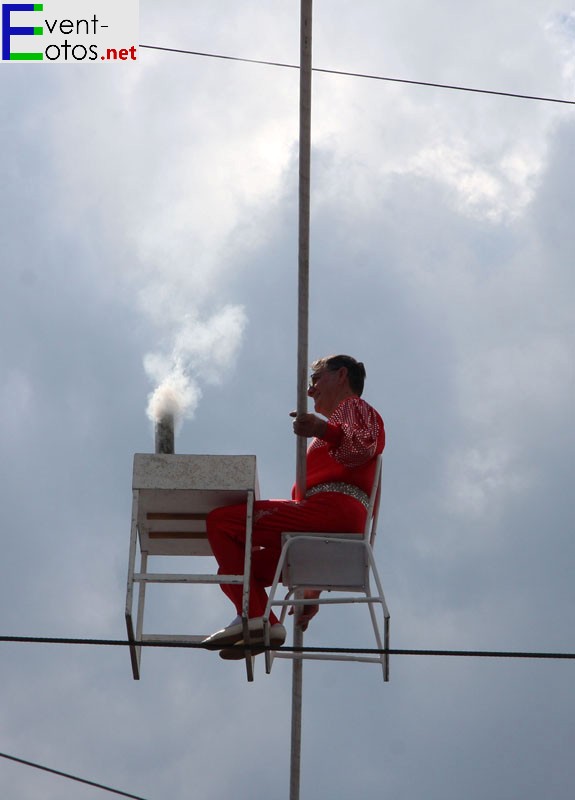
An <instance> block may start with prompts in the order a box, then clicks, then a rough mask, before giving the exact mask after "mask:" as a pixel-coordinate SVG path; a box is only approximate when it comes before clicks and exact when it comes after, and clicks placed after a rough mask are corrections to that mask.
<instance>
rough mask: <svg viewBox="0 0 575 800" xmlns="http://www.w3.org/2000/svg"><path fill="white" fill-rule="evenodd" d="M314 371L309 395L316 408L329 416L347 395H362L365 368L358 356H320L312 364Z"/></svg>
mask: <svg viewBox="0 0 575 800" xmlns="http://www.w3.org/2000/svg"><path fill="white" fill-rule="evenodd" d="M311 369H312V374H311V378H310V383H309V387H308V395H309V396H310V397H311V398H312V399H313V401H314V406H315V410H316V411H317V412H318V413H320V414H323V415H324V416H326V417H329V416H330V415H331V414H332V413H333V412H334V411H335V409H336V408H337V406H338V405H339V404H340V403H341V401H342V400H345V399H346V398H347V397H352V396H354V395H355V396H356V397H361V394H362V392H363V383H364V380H365V367H364V366H363V364H362V363H361V362H359V361H356V360H355V358H352V357H351V356H345V355H337V356H326V357H325V358H318V359H317V361H314V362H313V364H312V365H311Z"/></svg>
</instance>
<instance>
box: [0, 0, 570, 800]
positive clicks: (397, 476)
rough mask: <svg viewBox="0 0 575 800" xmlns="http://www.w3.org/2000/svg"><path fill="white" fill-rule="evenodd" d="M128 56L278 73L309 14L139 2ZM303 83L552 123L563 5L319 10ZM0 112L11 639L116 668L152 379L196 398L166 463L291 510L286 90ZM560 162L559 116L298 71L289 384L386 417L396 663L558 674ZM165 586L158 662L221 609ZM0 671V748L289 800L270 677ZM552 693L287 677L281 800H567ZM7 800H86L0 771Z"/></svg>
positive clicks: (216, 81)
mask: <svg viewBox="0 0 575 800" xmlns="http://www.w3.org/2000/svg"><path fill="white" fill-rule="evenodd" d="M140 43H141V44H146V45H153V46H159V47H172V48H179V49H187V50H193V51H199V52H205V53H218V54H223V55H231V56H240V57H245V58H251V59H263V60H269V61H277V62H282V63H289V64H297V62H298V58H299V3H296V2H294V1H293V0H283V2H279V0H267V2H266V3H260V2H255V1H254V0H242V1H241V2H238V1H237V0H210V2H209V3H206V2H196V0H186V2H183V1H181V2H179V1H178V0H164V1H163V2H162V3H161V4H159V3H152V2H150V0H141V2H140ZM313 63H314V65H315V66H316V67H321V68H325V69H333V70H342V71H348V72H357V73H364V74H370V75H380V76H386V77H394V78H404V79H408V80H414V81H425V82H432V83H443V84H450V85H459V86H470V87H475V88H484V89H493V90H497V91H504V92H511V93H520V94H527V95H537V96H546V97H554V98H563V99H569V100H572V99H575V11H574V10H573V8H572V7H570V6H569V4H565V3H562V2H561V0H551V2H550V1H549V0H545V2H543V1H542V0H522V2H518V1H517V0H508V2H506V3H504V4H502V3H500V2H493V1H492V0H486V1H485V2H483V3H480V4H476V5H475V6H469V5H465V6H463V5H462V4H461V3H456V2H454V0H442V2H440V3H433V4H430V3H426V2H422V1H421V0H419V1H418V0H402V2H398V1H397V0H390V2H388V3H386V4H382V3H379V2H376V1H375V0H353V2H351V0H329V2H328V0H316V3H315V4H314V27H313ZM0 82H1V92H2V105H3V109H4V113H3V115H2V122H1V124H0V144H1V149H0V152H1V156H0V176H1V180H2V186H3V190H4V191H3V192H2V201H1V208H2V213H1V215H0V235H1V241H2V243H3V247H2V251H3V258H2V262H3V263H2V269H1V270H0V369H1V374H2V379H1V381H0V437H1V441H2V451H3V454H4V461H5V466H4V469H3V470H2V482H1V489H0V499H1V504H2V511H3V519H4V524H3V531H4V533H3V553H2V559H1V561H0V605H1V609H2V611H1V625H0V634H2V635H5V636H30V637H38V636H49V637H77V638H93V639H97V638H105V639H124V638H125V635H126V634H125V627H124V604H125V585H126V573H127V565H128V545H129V530H130V511H131V479H132V460H133V455H134V453H136V452H152V451H153V447H154V443H153V429H152V423H151V421H150V418H149V410H150V402H151V398H152V396H153V393H154V390H155V389H156V388H157V387H158V384H161V383H162V381H164V380H165V379H168V380H171V381H172V385H176V386H177V387H178V388H180V389H182V388H183V389H184V391H185V394H186V399H187V407H186V409H187V410H185V412H184V414H183V418H182V420H181V424H180V426H179V428H178V432H177V435H176V451H177V452H179V453H200V454H241V453H246V454H255V455H256V456H257V464H258V474H259V481H260V486H261V494H262V497H286V496H288V494H289V492H290V490H291V485H292V483H293V480H294V476H295V440H294V436H293V433H292V430H291V422H290V418H289V412H290V411H291V410H292V409H293V408H294V407H295V403H296V385H295V383H296V378H295V375H296V357H297V341H296V336H297V332H296V327H297V319H296V317H297V189H298V142H297V139H298V73H297V70H295V69H287V68H280V67H271V66H263V65H258V64H247V63H237V62H232V61H224V60H220V59H214V58H206V57H200V56H192V55H184V54H177V53H169V52H160V51H156V50H150V49H140V50H139V52H138V59H137V63H116V64H106V65H101V64H98V65H92V64H78V65H57V66H56V65H55V66H51V67H48V66H46V65H41V64H26V65H24V64H17V65H11V66H9V67H8V66H6V65H5V67H4V69H3V70H2V73H1V75H0ZM574 135H575V108H574V107H573V106H572V105H561V104H556V103H547V102H537V101H533V100H521V99H517V98H511V97H501V96H492V95H484V94H472V93H464V92H458V91H448V90H445V89H438V88H431V87H423V86H414V85H406V84H402V83H392V82H382V81H375V80H367V79H361V78H354V77H349V76H338V75H331V74H323V73H315V74H314V77H313V100H312V180H311V258H310V283H311V288H310V329H309V338H310V360H312V359H313V358H315V357H317V356H322V355H326V354H329V353H339V352H344V353H350V354H352V355H354V356H356V357H357V358H358V359H360V360H362V361H364V363H365V365H366V368H367V382H366V391H365V395H364V396H365V399H366V400H367V401H368V402H370V403H372V404H373V405H374V406H375V407H376V408H377V409H378V410H379V411H380V413H381V414H382V416H383V418H384V420H385V425H386V431H387V446H386V450H385V454H384V482H383V500H382V514H381V525H380V533H379V538H378V543H377V548H376V555H377V561H378V565H379V571H380V574H381V576H382V578H383V582H384V588H385V592H386V597H387V600H388V604H389V606H390V610H391V618H392V619H391V625H392V627H391V646H392V647H394V648H409V649H447V650H454V649H455V650H465V649H469V650H495V651H523V652H533V651H537V652H568V653H572V652H574V649H575V648H574V645H573V630H574V627H575V590H574V584H573V563H574V562H575V543H574V538H573V532H574V529H575V507H574V502H573V478H574V472H575V463H574V445H575V441H574V434H573V431H574V430H575V424H574V423H575V413H574V403H573V397H574V390H575V374H574V360H573V353H574V344H575V342H574V338H575V335H574V332H575V324H574V313H573V308H574V296H575V273H574V270H573V253H574V251H575V229H574V226H573V222H572V207H573V192H574V189H573V187H574V186H575V148H574V147H573V138H574ZM174 382H175V383H174ZM175 570H176V571H178V567H177V566H176V567H175ZM153 588H156V589H157V591H156V592H150V596H149V605H148V612H149V615H150V616H149V620H150V624H156V625H157V626H158V627H159V628H160V629H162V630H164V631H166V632H169V633H206V634H207V633H209V632H211V631H213V630H216V629H218V628H219V627H221V625H223V624H225V623H227V622H228V621H229V618H230V617H231V616H232V615H233V614H231V613H230V611H231V609H230V607H228V603H227V601H226V600H225V598H224V597H223V596H221V595H220V592H219V591H218V590H217V588H216V587H207V588H203V589H193V588H191V587H175V588H174V589H173V590H169V589H168V588H167V587H153ZM352 611H353V613H352ZM362 612H363V613H362ZM290 635H291V634H290ZM306 643H307V644H309V645H317V646H342V647H346V646H358V647H361V646H364V647H371V646H373V640H372V637H371V633H370V628H369V617H368V615H367V613H366V612H365V610H364V609H362V608H358V609H353V610H350V611H349V612H346V613H345V614H344V613H343V612H338V611H336V610H334V609H331V608H329V609H323V610H322V612H321V613H320V615H319V616H318V617H316V619H315V620H314V621H313V624H312V625H311V626H310V629H309V632H308V633H307V634H306ZM0 646H1V654H2V657H1V659H0V686H1V687H2V688H1V690H0V693H1V697H2V702H1V703H0V709H1V710H0V752H2V753H5V754H9V755H13V756H16V757H19V758H23V759H27V760H30V761H34V762H36V763H40V764H43V765H45V766H48V767H51V768H53V769H57V770H62V771H64V772H68V773H72V774H75V775H78V776H80V777H83V778H85V779H88V780H92V781H96V782H99V783H102V784H105V785H107V786H110V787H113V788H116V789H118V790H122V791H124V792H129V793H133V794H136V795H139V796H142V797H145V798H146V800H159V799H160V798H162V800H165V799H167V798H169V800H184V798H189V797H190V796H192V797H196V796H197V797H202V798H205V800H220V798H224V797H228V796H230V795H231V794H232V793H233V795H234V797H235V798H237V799H238V800H252V799H253V798H254V797H256V798H257V797H266V798H270V799H271V800H275V798H278V800H280V799H281V798H285V797H287V796H288V782H289V769H290V764H289V756H290V749H289V748H290V704H291V669H290V666H291V665H290V664H289V662H284V661H281V662H276V664H275V665H274V668H273V671H272V673H271V675H269V676H268V675H265V672H264V668H263V663H260V661H259V659H258V661H257V663H256V675H255V680H254V682H253V683H248V682H247V681H246V675H245V668H244V666H243V665H242V664H241V663H230V662H223V661H221V660H220V659H219V658H218V657H217V655H216V654H214V653H208V652H203V651H179V650H178V651H172V650H162V649H157V650H156V649H154V650H147V651H145V652H144V655H143V661H142V677H141V680H140V681H134V680H133V679H132V673H131V668H130V661H129V656H128V652H127V650H126V648H123V647H94V646H64V645H45V644H43V645H40V644H6V643H3V644H1V645H0ZM260 658H261V657H260ZM573 669H574V667H573V662H572V661H559V660H554V661H550V660H545V661H544V660H534V659H524V660H519V659H503V658H498V659H478V658H476V659H472V658H465V659H463V658H459V659H456V658H447V657H423V656H394V657H392V659H391V680H390V682H389V683H387V684H384V683H383V682H382V679H381V671H380V670H379V669H378V668H377V667H375V666H372V665H361V664H347V663H330V662H320V663H310V662H308V663H306V664H305V666H304V686H303V692H304V694H303V696H304V701H303V703H304V704H303V729H302V771H301V797H302V798H307V797H314V798H342V800H345V799H346V798H348V797H357V798H366V799H367V798H373V797H377V798H382V799H383V800H387V798H393V800H420V798H430V799H431V800H461V798H462V797H465V798H466V800H484V798H486V797H493V798H497V800H519V798H521V800H535V799H536V798H537V800H538V799H539V798H540V797H543V796H545V797H550V798H553V800H571V798H572V797H573V792H574V790H575V766H574V762H573V755H572V750H573V747H572V742H573V740H574V736H575V731H574V725H573V719H574V712H575V700H574V696H573V691H572V686H573ZM0 786H2V795H3V796H4V797H7V798H8V797H9V798H11V800H12V799H13V800H28V799H29V798H36V797H42V798H43V800H52V799H53V798H54V799H55V798H57V799H58V800H68V798H70V799H71V798H74V800H96V798H100V797H105V796H107V794H106V793H104V792H102V791H101V790H98V789H96V788H94V787H92V788H90V787H87V786H80V785H79V784H77V783H73V782H70V781H67V780H65V779H63V778H59V777H56V776H53V775H49V774H47V773H44V772H39V771H37V770H33V769H31V768H27V767H24V766H22V765H19V764H16V763H12V762H9V761H7V760H5V759H0ZM108 796H109V795H108Z"/></svg>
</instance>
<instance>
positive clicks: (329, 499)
mask: <svg viewBox="0 0 575 800" xmlns="http://www.w3.org/2000/svg"><path fill="white" fill-rule="evenodd" d="M384 446H385V430H384V426H383V420H382V419H381V417H380V415H379V414H378V413H377V411H376V410H375V409H374V408H372V407H371V406H370V405H368V404H367V403H366V402H365V401H364V400H361V399H360V398H359V397H350V398H347V399H346V400H343V401H342V402H341V403H340V404H339V405H338V407H337V408H336V409H335V411H334V412H333V414H332V415H331V416H330V417H329V419H328V421H327V429H326V432H325V434H324V438H322V439H313V440H312V442H311V444H310V446H309V448H308V451H307V458H306V490H307V491H309V490H310V489H313V487H314V486H315V487H317V486H318V485H320V484H324V483H331V482H338V483H346V484H350V485H351V486H355V487H357V488H359V489H361V490H362V491H363V492H365V494H367V495H369V493H370V492H371V488H372V485H373V478H374V474H375V461H376V457H377V456H378V455H379V454H380V453H381V452H382V451H383V448H384ZM293 496H294V491H293V490H292V497H293ZM365 517H366V508H365V506H364V505H363V504H362V502H361V501H360V500H358V499H356V498H355V497H352V496H349V495H346V494H342V493H340V492H337V491H335V492H334V491H319V492H318V493H317V494H313V495H311V496H309V497H305V498H304V499H303V500H301V501H299V502H296V501H295V500H257V501H256V502H255V503H254V515H253V528H252V574H251V579H250V606H249V616H250V618H251V617H261V616H263V614H264V611H265V608H266V604H267V600H268V596H267V593H266V590H265V587H266V586H269V585H270V584H271V583H272V581H273V577H274V574H275V570H276V566H277V563H278V560H279V556H280V552H281V534H282V533H283V532H284V531H324V532H332V533H356V532H357V533H362V532H363V530H364V527H365ZM207 532H208V539H209V541H210V545H211V547H212V550H213V553H214V555H215V557H216V560H217V562H218V565H219V569H218V574H220V575H241V574H242V572H243V568H244V543H245V535H246V506H245V504H243V505H237V506H224V507H222V508H217V509H215V510H214V511H212V512H211V513H210V514H209V515H208V518H207ZM221 586H222V590H223V592H224V593H225V594H226V595H227V596H228V597H229V598H230V600H231V601H232V603H233V604H234V605H235V607H236V611H237V613H238V614H240V615H241V613H242V587H241V585H238V584H222V585H221ZM270 622H271V623H272V625H273V624H274V623H275V622H277V617H275V616H274V614H273V613H272V614H270Z"/></svg>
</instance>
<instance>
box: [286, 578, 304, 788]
mask: <svg viewBox="0 0 575 800" xmlns="http://www.w3.org/2000/svg"><path fill="white" fill-rule="evenodd" d="M296 597H297V598H300V597H301V595H300V594H299V592H297V593H296ZM301 608H303V606H296V609H295V614H294V623H293V646H294V647H303V631H302V629H301V628H300V626H299V615H300V611H301ZM302 692H303V659H302V658H294V659H293V661H292V694H291V769H290V785H289V800H299V786H300V771H301V770H300V767H301V708H302Z"/></svg>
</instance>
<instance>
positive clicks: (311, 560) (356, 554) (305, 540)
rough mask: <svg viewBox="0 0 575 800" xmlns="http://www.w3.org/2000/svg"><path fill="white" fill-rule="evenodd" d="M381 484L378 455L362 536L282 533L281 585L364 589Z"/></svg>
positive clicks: (373, 539) (366, 582) (349, 589)
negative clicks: (283, 560)
mask: <svg viewBox="0 0 575 800" xmlns="http://www.w3.org/2000/svg"><path fill="white" fill-rule="evenodd" d="M380 484H381V456H378V457H377V461H376V467H375V475H374V481H373V486H372V490H371V493H370V497H369V506H368V512H367V519H366V523H365V528H364V532H363V536H361V534H358V533H327V532H321V533H320V532H310V533H306V532H298V533H284V534H282V542H283V544H284V546H285V562H284V564H283V569H282V583H283V584H284V586H296V585H297V586H300V587H315V588H320V587H323V588H326V589H338V590H342V591H365V588H366V586H367V585H368V582H369V558H368V554H367V548H368V547H372V546H373V543H374V541H375V534H376V529H377V518H378V514H379V498H380Z"/></svg>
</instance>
